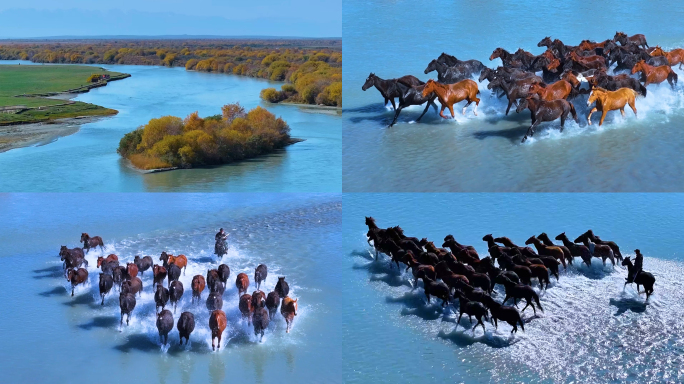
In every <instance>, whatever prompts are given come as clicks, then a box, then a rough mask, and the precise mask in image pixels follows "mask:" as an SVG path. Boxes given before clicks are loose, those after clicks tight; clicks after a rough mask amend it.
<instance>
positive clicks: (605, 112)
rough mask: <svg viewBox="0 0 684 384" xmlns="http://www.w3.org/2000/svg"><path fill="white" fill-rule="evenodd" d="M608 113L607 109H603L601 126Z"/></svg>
mask: <svg viewBox="0 0 684 384" xmlns="http://www.w3.org/2000/svg"><path fill="white" fill-rule="evenodd" d="M607 114H608V111H607V110H605V109H604V110H603V114H602V115H601V121H599V127H600V126H602V125H603V120H605V119H606V115H607Z"/></svg>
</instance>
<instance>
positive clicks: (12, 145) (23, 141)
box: [0, 116, 106, 153]
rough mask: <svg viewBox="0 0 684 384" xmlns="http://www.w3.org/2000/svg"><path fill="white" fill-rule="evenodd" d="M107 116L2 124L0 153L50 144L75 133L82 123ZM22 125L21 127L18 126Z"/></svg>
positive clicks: (0, 128)
mask: <svg viewBox="0 0 684 384" xmlns="http://www.w3.org/2000/svg"><path fill="white" fill-rule="evenodd" d="M104 117H106V116H78V117H68V118H63V119H54V120H48V121H44V122H37V123H26V124H15V125H3V126H0V153H3V152H7V151H11V150H13V149H17V148H24V147H31V146H41V145H46V144H50V143H52V142H54V141H56V140H58V139H59V138H60V137H66V136H69V135H73V134H74V133H76V132H78V131H79V130H80V129H81V125H83V124H88V123H92V122H95V121H97V120H99V119H102V118H104ZM19 125H21V129H19V128H18V126H19Z"/></svg>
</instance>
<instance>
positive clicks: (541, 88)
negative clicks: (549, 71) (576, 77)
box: [530, 80, 574, 101]
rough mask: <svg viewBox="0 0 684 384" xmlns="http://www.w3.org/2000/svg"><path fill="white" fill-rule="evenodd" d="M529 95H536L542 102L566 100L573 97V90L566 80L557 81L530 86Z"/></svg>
mask: <svg viewBox="0 0 684 384" xmlns="http://www.w3.org/2000/svg"><path fill="white" fill-rule="evenodd" d="M530 93H536V94H537V95H539V97H540V98H541V99H542V100H544V101H552V100H558V99H567V98H568V97H569V96H571V95H573V93H574V88H573V87H572V84H570V82H568V81H567V80H558V81H556V82H555V83H553V84H546V85H544V84H532V85H530Z"/></svg>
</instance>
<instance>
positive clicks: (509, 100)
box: [506, 97, 513, 116]
mask: <svg viewBox="0 0 684 384" xmlns="http://www.w3.org/2000/svg"><path fill="white" fill-rule="evenodd" d="M511 105H513V100H512V99H511V98H510V97H509V98H508V107H507V108H506V116H508V111H510V110H511Z"/></svg>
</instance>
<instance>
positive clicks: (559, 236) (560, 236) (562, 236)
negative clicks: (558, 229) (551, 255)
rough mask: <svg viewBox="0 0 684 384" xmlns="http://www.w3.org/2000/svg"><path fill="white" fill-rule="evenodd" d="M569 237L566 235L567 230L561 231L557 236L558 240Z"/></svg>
mask: <svg viewBox="0 0 684 384" xmlns="http://www.w3.org/2000/svg"><path fill="white" fill-rule="evenodd" d="M567 238H568V237H567V236H566V235H565V232H563V233H561V234H560V235H558V236H556V240H563V239H567Z"/></svg>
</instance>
